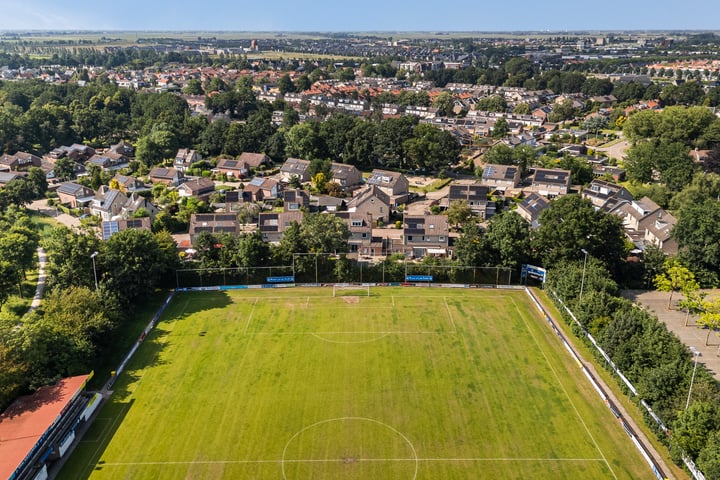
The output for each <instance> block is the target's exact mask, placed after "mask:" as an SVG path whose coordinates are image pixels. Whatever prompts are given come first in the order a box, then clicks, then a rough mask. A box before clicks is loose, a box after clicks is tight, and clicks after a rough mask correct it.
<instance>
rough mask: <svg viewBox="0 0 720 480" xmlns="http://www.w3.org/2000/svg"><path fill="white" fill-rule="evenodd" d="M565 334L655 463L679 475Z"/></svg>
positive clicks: (670, 474) (668, 474) (671, 477)
mask: <svg viewBox="0 0 720 480" xmlns="http://www.w3.org/2000/svg"><path fill="white" fill-rule="evenodd" d="M536 298H537V299H538V301H539V302H540V304H541V305H542V307H543V308H544V309H545V311H546V312H548V313H549V314H551V316H552V319H553V321H554V322H555V323H556V324H557V325H559V326H562V325H565V322H564V320H563V319H561V318H557V317H556V316H555V315H552V311H553V310H554V309H551V308H549V307H548V304H547V303H546V302H545V299H544V298H542V297H541V296H539V295H536ZM563 334H564V335H565V338H566V339H567V340H568V342H570V343H571V344H572V345H573V348H574V349H575V351H576V352H577V354H578V357H579V358H580V360H581V362H582V364H583V366H584V367H585V368H587V369H588V370H589V371H590V373H591V374H592V375H593V377H595V380H596V381H597V382H598V384H600V386H601V387H602V389H603V390H604V391H605V394H606V395H607V396H608V398H610V400H612V402H613V403H614V404H615V407H616V408H617V409H618V411H620V414H621V415H622V417H623V419H624V420H625V421H626V422H627V424H628V425H630V427H631V428H632V429H633V430H634V431H635V434H636V435H637V437H638V438H639V439H640V443H642V445H643V446H644V447H645V448H646V449H647V451H648V452H650V454H651V456H652V459H653V460H654V461H655V463H656V464H657V465H658V466H659V467H660V468H661V469H662V471H663V473H664V474H665V478H667V479H668V480H675V479H677V478H678V477H676V476H675V475H674V472H673V470H671V469H670V467H669V466H668V464H667V463H666V462H665V459H664V458H663V457H662V455H660V453H659V452H658V451H657V449H656V448H655V447H654V445H653V444H652V443H651V442H650V439H649V438H648V437H647V435H645V433H644V432H643V430H642V429H641V428H640V426H639V423H638V422H637V421H636V419H635V416H633V415H631V414H630V412H628V410H627V409H625V407H624V406H623V404H622V403H621V402H620V400H619V398H618V396H617V395H615V392H614V391H613V390H612V389H611V388H610V387H609V386H608V384H607V383H606V382H605V381H604V380H603V378H602V377H601V376H600V375H599V373H598V370H597V368H595V365H594V364H593V363H592V362H588V361H587V360H586V359H585V358H584V357H583V356H582V355H580V353H579V351H578V348H577V346H576V343H577V342H578V341H579V339H578V338H577V337H575V336H574V335H570V334H568V333H567V332H566V331H564V330H563ZM635 415H636V416H640V412H636V413H635Z"/></svg>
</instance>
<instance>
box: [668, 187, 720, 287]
mask: <svg viewBox="0 0 720 480" xmlns="http://www.w3.org/2000/svg"><path fill="white" fill-rule="evenodd" d="M678 217H679V218H678V221H677V224H676V225H675V227H674V228H673V231H672V236H673V237H674V238H675V239H676V240H677V242H678V256H679V258H680V259H681V260H682V262H683V263H684V264H686V265H692V268H693V272H694V273H695V275H696V276H697V277H698V280H699V281H700V283H701V284H702V285H705V286H716V285H718V284H720V277H719V276H718V272H720V229H718V228H717V226H718V225H720V203H718V202H717V201H716V200H706V201H704V202H703V203H696V204H689V205H686V206H684V207H683V208H682V209H681V210H679V211H678Z"/></svg>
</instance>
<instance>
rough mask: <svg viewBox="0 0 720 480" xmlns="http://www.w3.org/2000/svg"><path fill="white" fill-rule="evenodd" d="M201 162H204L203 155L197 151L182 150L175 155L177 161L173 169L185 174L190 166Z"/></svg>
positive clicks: (174, 161)
mask: <svg viewBox="0 0 720 480" xmlns="http://www.w3.org/2000/svg"><path fill="white" fill-rule="evenodd" d="M200 160H202V155H200V154H199V153H198V152H196V151H195V150H192V149H189V148H181V149H179V150H178V152H177V154H176V155H175V160H173V168H175V169H176V170H178V171H180V172H184V171H186V170H187V169H188V168H190V165H192V164H193V163H195V162H199V161H200Z"/></svg>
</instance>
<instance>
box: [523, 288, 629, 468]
mask: <svg viewBox="0 0 720 480" xmlns="http://www.w3.org/2000/svg"><path fill="white" fill-rule="evenodd" d="M510 300H512V303H513V305H514V306H515V310H516V311H517V313H518V315H519V316H520V318H522V319H523V322H524V323H525V328H527V330H528V332H530V335H531V336H532V338H533V341H534V342H535V345H536V346H537V348H538V350H539V351H540V353H541V354H542V356H543V358H544V359H545V363H547V366H548V367H549V368H550V370H551V371H552V373H553V375H554V376H555V380H557V383H558V385H560V388H562V391H563V393H564V394H565V397H566V398H567V399H568V402H570V405H572V407H573V410H575V415H577V417H578V419H579V420H580V423H582V425H583V427H584V428H585V431H586V432H587V434H588V435H589V436H590V440H592V442H593V444H594V445H595V448H596V449H597V451H598V453H600V456H601V457H602V458H603V460H604V461H605V465H607V467H608V469H610V473H612V476H613V478H615V480H618V477H617V475H615V471H614V470H613V468H612V466H611V465H610V462H608V461H607V458H605V454H604V453H603V451H602V450H601V449H600V445H598V443H597V440H595V437H594V436H593V434H592V433H591V432H590V429H589V428H588V426H587V424H586V423H585V419H584V418H583V417H582V415H581V414H580V411H579V410H578V409H577V406H575V402H573V401H572V399H571V398H570V394H569V393H568V391H567V389H566V388H565V385H564V384H563V383H562V382H561V381H560V376H559V375H558V373H557V371H556V370H555V368H554V367H553V366H552V364H551V363H550V359H549V358H548V357H547V355H546V354H545V351H544V350H543V349H542V346H541V345H540V342H538V339H537V336H536V335H535V333H534V332H533V331H532V329H530V325H528V321H527V319H526V318H525V316H524V315H523V314H522V312H520V309H519V308H518V306H517V303H515V299H513V298H511V299H510Z"/></svg>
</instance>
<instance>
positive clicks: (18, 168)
mask: <svg viewBox="0 0 720 480" xmlns="http://www.w3.org/2000/svg"><path fill="white" fill-rule="evenodd" d="M42 164H43V162H42V158H40V157H38V156H36V155H33V154H32V153H25V152H17V153H15V155H2V156H0V170H6V171H11V172H26V171H28V170H29V169H30V167H41V166H42Z"/></svg>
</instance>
